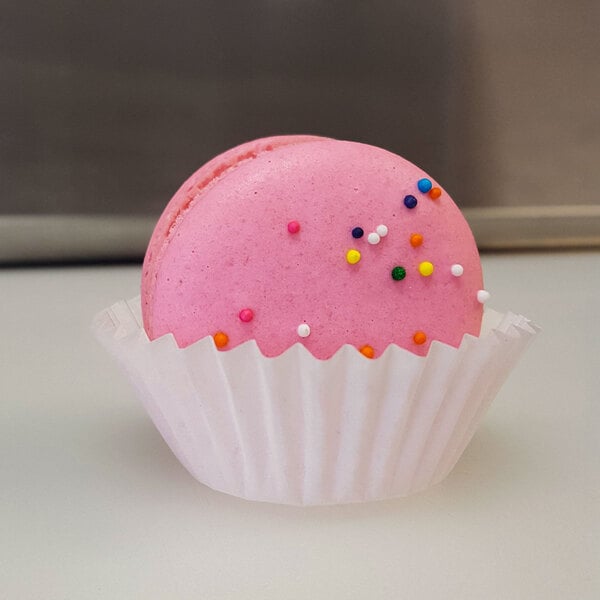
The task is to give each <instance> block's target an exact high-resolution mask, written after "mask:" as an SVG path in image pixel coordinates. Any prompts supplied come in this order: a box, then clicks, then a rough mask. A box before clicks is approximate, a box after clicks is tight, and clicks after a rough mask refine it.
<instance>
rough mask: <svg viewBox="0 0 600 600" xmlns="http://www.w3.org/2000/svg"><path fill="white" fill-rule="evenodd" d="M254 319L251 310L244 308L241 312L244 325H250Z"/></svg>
mask: <svg viewBox="0 0 600 600" xmlns="http://www.w3.org/2000/svg"><path fill="white" fill-rule="evenodd" d="M252 319H254V312H253V311H252V309H251V308H244V309H242V310H240V321H243V322H244V323H250V321H252Z"/></svg>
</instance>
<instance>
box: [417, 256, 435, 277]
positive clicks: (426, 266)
mask: <svg viewBox="0 0 600 600" xmlns="http://www.w3.org/2000/svg"><path fill="white" fill-rule="evenodd" d="M419 273H421V275H423V277H429V276H430V275H431V274H432V273H433V264H432V263H430V262H429V261H428V260H426V261H424V262H422V263H421V264H420V265H419Z"/></svg>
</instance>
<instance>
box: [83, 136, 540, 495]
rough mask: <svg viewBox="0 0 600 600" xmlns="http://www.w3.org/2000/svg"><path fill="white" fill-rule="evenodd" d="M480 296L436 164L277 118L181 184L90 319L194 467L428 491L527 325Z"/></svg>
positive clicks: (295, 486) (528, 334)
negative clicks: (277, 132) (108, 302)
mask: <svg viewBox="0 0 600 600" xmlns="http://www.w3.org/2000/svg"><path fill="white" fill-rule="evenodd" d="M488 298H489V293H488V292H487V291H486V290H484V289H483V286H482V274H481V266H480V262H479V256H478V253H477V248H476V246H475V242H474V240H473V236H472V234H471V231H470V229H469V227H468V225H467V224H466V222H465V220H464V218H463V217H462V215H461V213H460V211H459V210H458V208H457V207H456V205H455V204H454V203H453V202H452V200H451V198H450V196H449V195H448V193H447V192H446V190H444V189H443V188H442V186H441V185H440V184H439V183H438V182H437V181H435V180H434V179H433V178H432V177H430V176H429V175H427V174H426V173H424V172H423V171H422V170H421V169H419V168H418V167H416V166H415V165H413V164H411V163H409V162H408V161H406V160H404V159H402V158H400V157H399V156H396V155H394V154H392V153H390V152H387V151H385V150H382V149H379V148H375V147H373V146H368V145H365V144H358V143H354V142H343V141H336V140H331V139H327V138H319V137H315V136H279V137H271V138H264V139H261V140H256V141H254V142H249V143H246V144H242V145H241V146H238V147H236V148H234V149H232V150H229V151H228V152H225V153H224V154H222V155H220V156H218V157H217V158H215V159H213V160H212V161H210V162H209V163H207V165H205V166H204V167H202V168H201V169H199V170H198V171H197V172H196V173H194V174H193V175H192V176H191V177H190V178H189V179H188V180H187V181H186V182H185V183H184V184H183V185H182V186H181V188H180V189H179V191H178V192H177V193H176V194H175V196H174V197H173V199H172V200H171V202H170V203H169V204H168V206H167V208H166V209H165V211H164V213H163V215H162V216H161V218H160V220H159V222H158V224H157V226H156V229H155V231H154V234H153V235H152V239H151V241H150V244H149V246H148V251H147V253H146V258H145V261H144V266H143V271H142V289H141V298H134V299H132V300H129V301H120V302H117V303H115V304H114V305H113V306H111V307H110V308H108V309H106V310H104V311H102V312H101V313H100V314H99V315H97V316H96V318H95V320H94V324H93V329H94V331H95V333H96V335H97V337H98V338H99V340H100V341H101V342H102V343H103V344H104V345H105V347H106V348H107V349H108V351H109V352H110V353H111V354H112V355H113V356H115V358H116V359H117V360H118V361H119V363H120V364H121V366H122V367H123V369H124V371H125V372H126V373H127V375H128V376H129V378H130V379H131V381H132V383H133V384H134V386H135V388H136V389H137V391H138V394H139V397H140V399H141V401H142V403H143V404H144V407H145V408H146V410H147V411H148V414H149V415H150V417H151V419H152V420H153V422H154V424H155V425H156V427H157V429H158V430H159V431H160V433H161V434H162V436H163V437H164V439H165V441H166V442H167V444H168V445H169V446H170V448H171V449H172V450H173V452H174V453H175V455H176V456H177V457H178V458H179V460H180V461H181V463H182V464H183V465H184V466H185V467H186V468H187V469H188V471H189V472H190V473H191V474H192V475H193V476H194V477H195V478H197V479H198V480H199V481H201V482H203V483H205V484H206V485H208V486H210V487H211V488H213V489H216V490H220V491H223V492H226V493H228V494H233V495H236V496H240V497H242V498H246V499H250V500H260V501H266V502H278V503H285V504H298V505H309V504H335V503H347V502H362V501H367V500H380V499H384V498H391V497H398V496H404V495H407V494H410V493H414V492H417V491H421V490H424V489H426V488H428V487H429V486H431V485H433V484H436V483H438V482H440V481H442V480H443V479H444V478H445V477H446V476H447V475H448V473H449V472H450V471H451V470H452V468H453V466H454V465H455V464H456V462H457V461H458V459H459V458H460V456H461V454H462V452H463V450H464V449H465V447H466V446H467V444H468V443H469V441H470V439H471V437H472V436H473V434H474V432H475V429H476V427H477V425H478V424H479V422H480V421H481V419H482V418H483V416H484V414H485V411H486V409H487V407H488V406H489V404H490V403H491V401H492V400H493V398H494V396H495V394H496V392H497V391H498V389H499V388H500V386H501V384H502V382H503V381H504V379H505V378H506V377H507V376H508V374H509V373H510V370H511V369H512V367H513V366H514V365H515V364H516V362H517V360H518V359H519V357H520V356H521V354H522V353H523V351H524V350H525V348H526V347H527V345H528V343H529V342H530V341H531V339H533V337H534V336H535V333H536V327H535V326H534V325H532V324H531V323H529V321H528V320H527V319H525V318H524V317H522V316H518V315H515V314H513V313H507V314H505V315H501V314H499V313H496V312H494V311H493V310H491V309H489V308H486V309H485V311H483V303H484V302H486V301H487V300H488Z"/></svg>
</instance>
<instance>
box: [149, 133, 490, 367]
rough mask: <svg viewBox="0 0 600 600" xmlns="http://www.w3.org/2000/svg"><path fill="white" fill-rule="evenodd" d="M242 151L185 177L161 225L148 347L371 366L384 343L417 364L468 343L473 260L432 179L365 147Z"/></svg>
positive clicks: (264, 144)
mask: <svg viewBox="0 0 600 600" xmlns="http://www.w3.org/2000/svg"><path fill="white" fill-rule="evenodd" d="M278 140H279V141H280V143H278ZM252 144H254V146H253V147H254V148H257V149H258V150H256V151H253V152H251V153H250V154H248V153H244V152H242V153H240V152H238V156H239V157H242V158H241V159H240V160H237V159H234V160H233V161H232V160H231V159H229V161H227V160H226V161H224V162H223V160H222V159H221V163H219V161H218V159H214V160H213V161H211V163H209V164H210V165H212V166H213V167H215V165H219V164H223V165H226V166H227V167H226V168H225V167H223V168H222V169H219V168H218V166H217V167H216V169H215V168H213V171H214V177H212V178H211V177H210V172H211V170H210V169H208V170H207V168H206V166H205V167H203V168H201V169H200V170H199V171H197V172H196V173H195V174H194V175H192V177H190V178H189V179H188V180H187V181H186V183H185V184H184V185H183V186H182V187H181V188H180V190H179V192H178V193H177V194H176V196H175V197H174V198H173V200H172V201H171V203H170V204H169V206H168V208H167V210H165V213H164V214H163V217H161V220H160V221H159V225H157V228H156V230H155V232H154V234H153V238H152V240H151V242H150V246H149V250H148V252H147V255H146V259H145V262H144V274H143V278H142V312H143V317H144V326H145V329H146V332H147V334H148V336H149V338H150V339H156V338H158V337H160V336H162V335H165V334H167V333H171V334H173V336H174V337H175V339H176V341H177V343H178V345H179V346H180V347H185V346H188V345H190V344H192V343H193V342H195V341H197V340H199V339H202V338H204V337H206V336H208V335H211V336H213V337H214V339H215V343H216V344H217V346H219V347H220V348H221V349H223V350H227V349H231V348H234V347H235V346H237V345H239V344H241V343H243V342H245V341H247V340H256V342H257V344H258V346H259V348H260V350H261V351H262V353H263V354H264V355H265V356H277V355H279V354H281V353H282V352H284V351H285V350H287V349H288V348H289V347H290V346H292V345H294V344H295V343H297V342H299V343H301V344H303V345H304V346H306V348H307V349H308V350H310V351H311V352H312V353H313V355H314V356H316V357H317V358H321V359H327V358H330V357H331V356H332V355H333V354H334V353H335V352H336V350H338V349H339V348H340V347H341V346H342V345H344V344H351V345H353V346H355V347H356V348H358V349H359V350H361V352H362V353H363V354H364V355H365V356H367V357H369V358H371V357H375V358H376V357H377V356H380V355H381V354H382V353H383V352H384V350H385V348H386V347H387V346H388V345H389V344H392V343H393V344H397V345H398V346H401V347H403V348H406V349H408V350H410V351H412V352H415V353H416V354H421V355H423V354H426V353H427V350H428V348H429V345H430V343H431V342H432V341H433V340H439V341H442V342H445V343H447V344H450V345H452V346H458V345H459V344H460V342H461V339H462V337H463V335H464V334H466V333H469V334H472V335H478V334H479V330H480V326H481V319H482V312H483V309H482V304H481V301H478V298H477V294H478V291H480V290H481V289H482V273H481V265H480V260H479V254H478V252H477V247H476V245H475V241H474V239H473V236H472V233H471V230H470V228H469V226H468V225H467V223H466V221H465V219H464V217H463V216H462V214H461V212H460V210H459V209H458V207H457V206H456V205H455V204H454V202H453V201H452V199H451V198H450V196H449V195H448V194H447V192H446V191H445V190H443V188H441V186H440V185H439V184H438V183H437V182H436V181H434V180H433V179H432V178H431V177H429V176H428V175H427V174H426V173H425V172H423V171H422V170H421V169H419V168H418V167H416V166H415V165H413V164H412V163H410V162H408V161H406V160H404V159H403V158H401V157H399V156H397V155H395V154H392V153H390V152H387V151H386V150H382V149H380V148H376V147H373V146H369V145H365V144H360V143H355V142H344V141H337V140H330V139H327V138H312V137H303V136H298V137H293V136H292V137H285V138H283V137H282V138H266V140H259V141H257V142H253V143H252ZM245 146H246V145H245ZM245 146H241V147H239V148H244V147H245ZM232 152H233V151H229V153H226V154H224V155H222V156H229V157H231V156H235V153H234V154H233V155H232V154H231V153H232ZM218 158H219V157H218Z"/></svg>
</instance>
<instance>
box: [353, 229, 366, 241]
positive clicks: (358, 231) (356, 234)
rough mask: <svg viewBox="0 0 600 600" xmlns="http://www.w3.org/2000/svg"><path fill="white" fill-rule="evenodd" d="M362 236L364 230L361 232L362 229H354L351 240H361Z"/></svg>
mask: <svg viewBox="0 0 600 600" xmlns="http://www.w3.org/2000/svg"><path fill="white" fill-rule="evenodd" d="M363 235H365V232H364V230H363V228H362V227H355V228H354V229H353V230H352V237H353V238H356V239H358V238H361V237H362V236H363Z"/></svg>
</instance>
